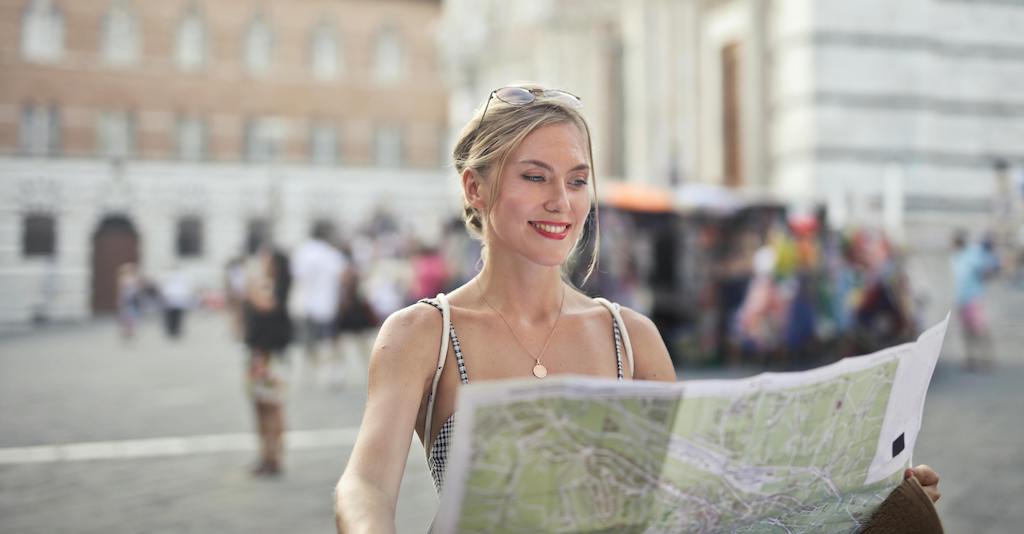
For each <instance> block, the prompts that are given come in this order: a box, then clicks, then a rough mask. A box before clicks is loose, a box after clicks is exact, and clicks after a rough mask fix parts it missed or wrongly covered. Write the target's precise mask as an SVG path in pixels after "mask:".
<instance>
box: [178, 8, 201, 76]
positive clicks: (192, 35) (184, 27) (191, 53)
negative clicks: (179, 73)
mask: <svg viewBox="0 0 1024 534" xmlns="http://www.w3.org/2000/svg"><path fill="white" fill-rule="evenodd" d="M206 48H207V42H206V23H205V22H203V17H202V15H200V14H199V10H198V9H197V8H196V7H195V6H194V5H193V6H192V7H190V8H189V10H188V11H187V12H185V16H184V17H182V19H181V21H180V22H179V23H178V30H177V34H176V35H175V42H174V59H175V61H176V62H177V64H178V68H180V69H182V70H190V69H197V68H201V67H203V66H204V65H206Z"/></svg>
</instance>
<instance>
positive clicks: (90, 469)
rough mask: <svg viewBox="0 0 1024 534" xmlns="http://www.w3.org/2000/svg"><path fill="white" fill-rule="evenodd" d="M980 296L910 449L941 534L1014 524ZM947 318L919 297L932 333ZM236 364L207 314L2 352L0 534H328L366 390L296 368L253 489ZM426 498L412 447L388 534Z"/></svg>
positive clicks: (1011, 379)
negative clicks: (173, 336) (974, 341)
mask: <svg viewBox="0 0 1024 534" xmlns="http://www.w3.org/2000/svg"><path fill="white" fill-rule="evenodd" d="M922 278H924V279H925V282H926V283H929V284H930V283H935V284H941V283H943V282H942V281H941V280H934V281H932V280H927V277H926V276H925V277H922ZM936 287H941V286H936ZM990 295H991V298H990V304H991V306H990V309H991V312H992V313H991V315H992V317H993V322H994V325H995V328H996V333H997V348H998V355H999V356H998V358H999V361H998V363H997V366H996V368H995V370H994V371H993V372H990V373H983V374H978V373H968V372H965V371H963V370H962V369H961V354H962V350H961V344H960V340H959V335H958V333H957V331H956V328H955V327H954V328H953V329H952V331H951V333H950V335H949V336H948V337H947V340H946V345H945V348H944V352H943V356H942V359H941V360H940V362H939V366H938V368H937V370H936V373H935V377H934V379H933V381H932V386H931V390H930V392H929V395H928V401H927V404H926V406H925V420H924V427H923V429H922V432H921V435H920V438H919V442H918V446H917V450H916V451H915V461H916V462H923V463H928V464H930V465H932V466H933V467H935V468H936V469H937V470H938V471H939V472H940V474H941V475H942V485H941V487H942V490H943V495H944V496H943V498H942V500H941V501H940V502H939V511H940V514H941V515H942V517H943V519H944V521H945V523H946V526H947V531H948V532H950V533H960V532H964V533H982V534H983V533H997V532H999V533H1002V532H1006V533H1009V532H1019V531H1020V525H1022V524H1024V509H1022V508H1021V507H1019V506H1018V505H1017V504H1018V503H1019V500H1020V495H1022V494H1024V425H1022V421H1024V419H1022V417H1021V407H1022V406H1024V388H1022V385H1024V355H1022V354H1021V351H1020V347H1021V345H1022V342H1024V328H1021V326H1022V325H1024V290H1020V289H1014V288H1011V287H1010V286H1009V285H1007V284H1005V283H1004V282H997V283H996V285H994V286H993V287H992V288H991V292H990ZM947 305H948V304H947V303H945V302H943V301H941V299H933V300H931V301H930V303H929V305H928V308H927V310H926V317H927V318H928V320H934V319H936V318H937V317H939V316H941V314H942V313H944V307H945V306H947ZM243 363H244V353H243V350H242V348H241V347H240V346H238V345H237V344H236V343H235V342H233V341H231V340H230V337H229V335H228V329H227V324H226V321H225V319H224V318H223V317H222V316H219V315H213V314H202V315H193V316H191V317H189V318H188V322H187V325H186V334H185V338H184V339H183V340H181V341H180V342H170V341H166V340H165V339H164V338H163V336H162V334H161V332H160V331H159V330H158V328H157V325H156V323H155V322H154V323H151V324H147V325H145V326H144V327H143V328H142V330H141V332H140V334H139V336H138V338H137V339H136V340H135V341H134V342H133V343H131V344H125V343H123V342H121V341H120V340H119V339H118V338H117V335H116V331H115V325H114V324H113V323H112V322H109V321H96V322H91V323H88V324H82V325H71V326H59V327H58V326H53V327H49V328H46V329H43V330H38V331H34V332H25V333H20V334H16V335H10V336H7V337H6V338H4V339H2V340H0V414H2V418H3V419H2V428H3V432H2V433H0V532H12V533H14V532H17V533H47V534H50V533H61V532H75V533H90V532H97V533H99V532H103V533H133V532H147V533H151V532H204V533H205V532H249V533H253V532H268V533H277V532H289V533H305V532H310V533H312V532H331V531H332V529H333V524H332V521H333V519H332V517H333V516H332V495H331V493H332V489H333V486H334V483H335V481H336V480H337V477H338V475H339V474H340V473H341V471H342V468H343V467H344V465H345V462H346V459H347V456H348V454H349V452H350V450H351V444H352V441H353V439H354V435H355V430H356V429H357V428H358V424H359V420H360V417H361V415H362V408H363V404H364V401H365V391H364V388H365V384H360V383H357V382H358V379H355V380H350V382H349V383H348V384H346V385H345V386H344V387H341V388H337V387H327V386H323V385H318V384H316V383H315V381H314V380H312V379H311V373H309V372H308V368H302V367H301V366H299V365H296V366H295V368H294V369H293V376H294V380H293V384H292V389H291V398H290V403H289V405H288V409H287V415H288V428H289V429H290V431H291V432H290V434H289V436H288V444H289V452H288V455H287V462H286V473H285V475H284V476H283V477H281V478H279V479H275V480H262V479H254V478H252V477H250V476H249V475H248V468H249V466H250V464H251V462H252V461H253V459H254V456H255V440H254V439H253V438H252V436H251V434H250V432H251V427H252V418H251V414H250V411H249V407H248V405H247V403H246V397H245V395H244V391H243V386H242V374H243ZM693 376H696V377H701V378H703V377H708V376H716V373H715V372H709V371H702V372H697V373H693V374H691V377H693ZM436 503H437V499H436V497H435V494H434V489H433V486H432V484H431V482H430V479H429V477H428V475H427V470H426V464H425V462H424V460H423V451H422V447H420V446H419V445H416V444H414V446H413V448H412V451H411V453H410V456H409V464H408V468H407V476H406V478H405V481H404V482H403V488H402V496H401V499H400V505H399V512H398V516H399V520H398V521H399V532H403V533H404V532H411V533H414V532H425V531H426V528H427V525H428V524H429V522H430V519H431V517H432V516H433V513H434V510H435V508H436Z"/></svg>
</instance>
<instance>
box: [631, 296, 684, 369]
mask: <svg viewBox="0 0 1024 534" xmlns="http://www.w3.org/2000/svg"><path fill="white" fill-rule="evenodd" d="M621 312H622V322H624V323H626V330H627V331H628V332H629V341H630V345H632V346H633V378H634V379H636V380H659V381H662V382H675V381H676V370H675V368H674V367H673V366H672V359H671V358H669V355H668V349H667V348H666V347H665V342H664V341H662V339H661V334H659V333H658V327H656V326H654V323H653V322H652V321H651V320H650V319H648V318H647V317H644V316H643V315H642V314H640V313H637V312H635V311H633V310H631V309H629V308H625V307H623V308H622V310H621Z"/></svg>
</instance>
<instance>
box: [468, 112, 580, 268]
mask: <svg viewBox="0 0 1024 534" xmlns="http://www.w3.org/2000/svg"><path fill="white" fill-rule="evenodd" d="M590 179H591V169H590V162H589V161H588V159H587V150H586V145H585V141H584V138H583V135H582V134H581V133H580V131H579V129H578V128H577V127H576V126H575V125H573V124H570V123H563V124H552V125H548V126H543V127H541V128H538V129H537V130H534V131H533V132H532V133H530V135H528V136H527V137H526V138H525V139H524V140H523V142H522V143H521V144H520V145H519V147H518V148H517V149H516V150H514V151H513V152H512V153H511V154H510V155H509V158H508V161H507V162H506V164H505V168H504V169H503V171H502V176H501V179H500V182H499V183H498V188H499V190H498V195H497V198H496V199H495V203H494V206H493V207H492V209H491V212H490V224H489V225H488V226H487V228H486V229H485V238H486V239H487V244H488V246H490V247H491V248H492V250H496V249H498V248H502V249H508V250H510V251H513V252H514V253H517V254H519V255H521V256H525V257H526V258H527V259H529V260H530V261H532V262H534V263H539V264H541V265H546V266H558V265H561V264H562V263H564V262H565V261H566V259H567V258H568V257H569V254H570V253H571V252H572V248H573V246H574V245H575V244H576V241H577V240H578V239H579V237H580V233H581V232H582V231H583V224H584V222H585V221H586V219H587V214H588V213H589V212H590V204H591V195H590V191H591V188H590ZM492 183H494V182H493V181H492ZM484 195H485V196H486V193H484Z"/></svg>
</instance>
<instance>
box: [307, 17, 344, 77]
mask: <svg viewBox="0 0 1024 534" xmlns="http://www.w3.org/2000/svg"><path fill="white" fill-rule="evenodd" d="M340 59H341V54H340V50H339V46H338V35H337V32H335V31H334V28H333V27H332V26H331V25H330V24H328V23H326V22H321V23H320V24H318V25H317V27H316V28H315V29H313V33H312V34H311V35H310V40H309V60H310V69H311V70H312V71H313V77H314V78H316V79H318V80H333V79H334V78H337V77H338V73H339V72H340V71H341V67H340Z"/></svg>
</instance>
